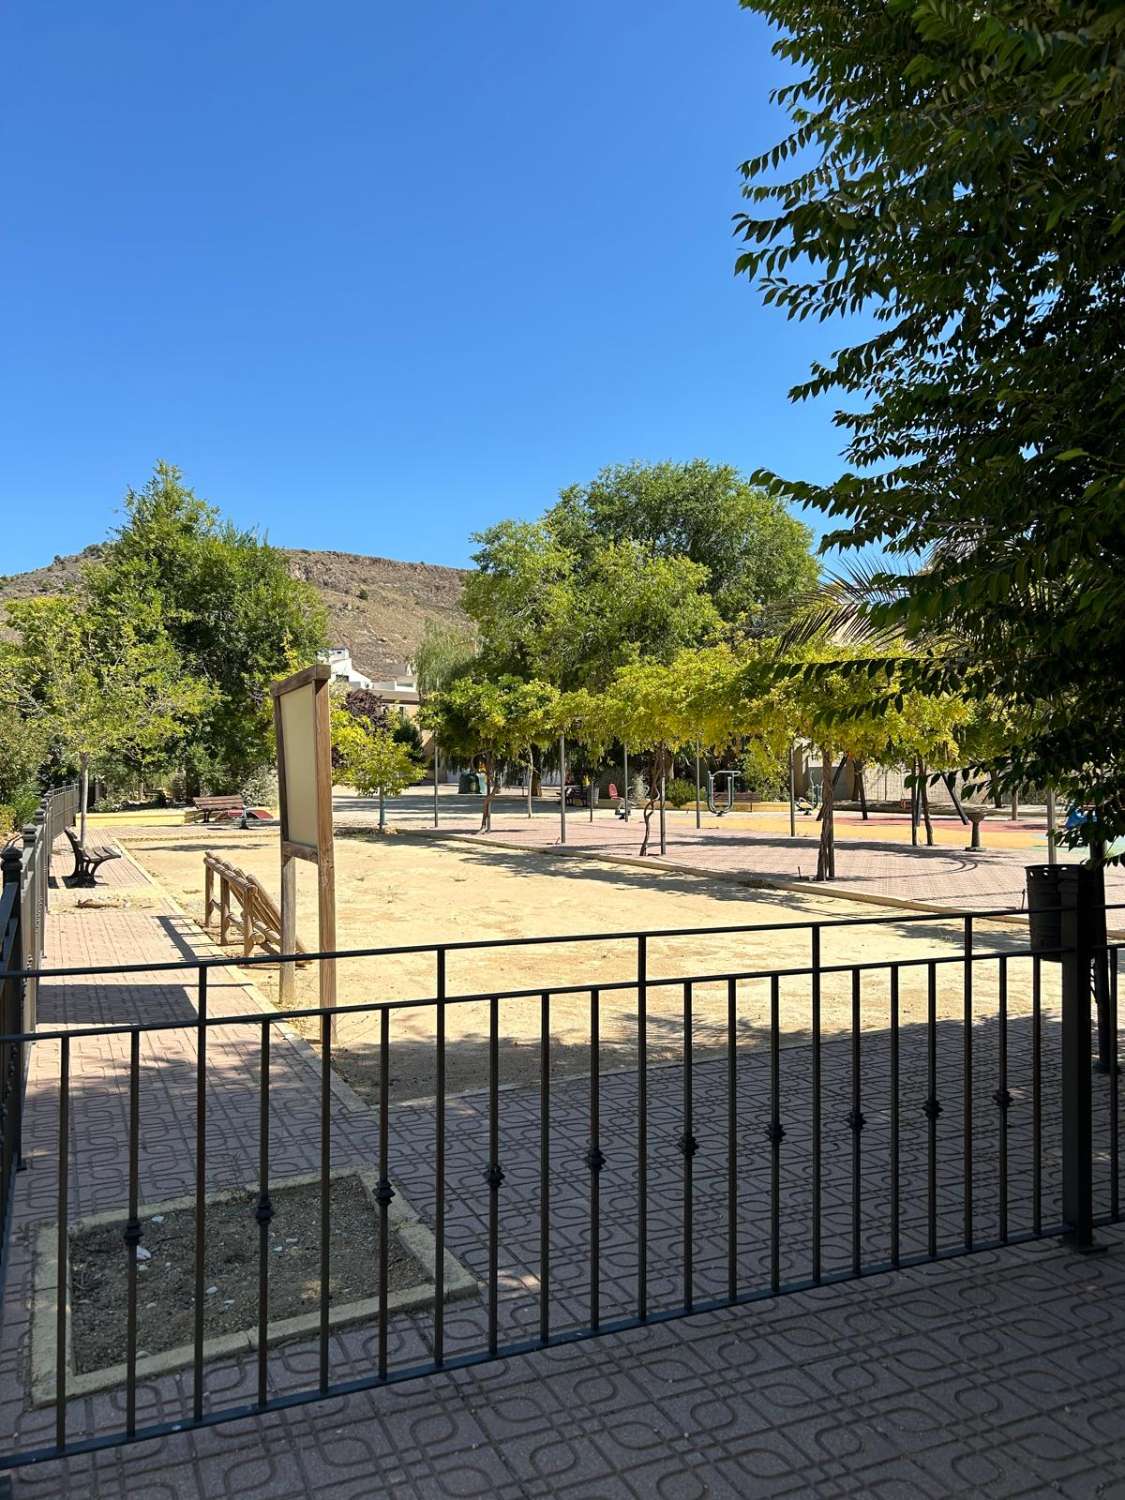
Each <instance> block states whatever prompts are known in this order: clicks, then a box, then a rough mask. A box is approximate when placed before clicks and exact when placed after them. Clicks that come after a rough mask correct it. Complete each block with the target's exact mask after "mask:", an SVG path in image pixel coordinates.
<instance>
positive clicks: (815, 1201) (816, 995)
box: [790, 757, 821, 1282]
mask: <svg viewBox="0 0 1125 1500" xmlns="http://www.w3.org/2000/svg"><path fill="white" fill-rule="evenodd" d="M790 761H792V757H790ZM790 769H792V766H790ZM810 937H811V945H812V955H811V963H812V1279H813V1281H814V1282H819V1281H820V1277H821V1249H820V1197H821V1192H820V1082H821V1073H820V926H819V924H817V923H814V924H813V927H812V932H811V935H810Z"/></svg>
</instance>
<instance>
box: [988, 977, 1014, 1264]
mask: <svg viewBox="0 0 1125 1500" xmlns="http://www.w3.org/2000/svg"><path fill="white" fill-rule="evenodd" d="M996 983H997V987H998V989H999V997H998V1001H999V1015H998V1017H997V1026H998V1028H999V1030H998V1035H997V1061H998V1064H999V1068H998V1071H999V1077H998V1079H997V1083H996V1092H995V1093H994V1094H993V1096H992V1097H993V1099H994V1100H995V1101H996V1107H997V1109H998V1110H999V1111H1000V1124H999V1137H1000V1139H999V1143H998V1145H999V1153H1000V1181H999V1183H998V1187H999V1193H1000V1220H999V1229H1000V1240H1001V1242H1002V1243H1003V1244H1005V1245H1006V1244H1007V1243H1008V1109H1009V1107H1010V1106H1011V1103H1012V1096H1011V1094H1010V1093H1009V1092H1008V960H1007V958H1006V957H1005V956H1004V955H1001V957H1000V959H999V968H998V970H997V974H996Z"/></svg>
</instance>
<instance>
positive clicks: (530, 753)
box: [527, 745, 535, 818]
mask: <svg viewBox="0 0 1125 1500" xmlns="http://www.w3.org/2000/svg"><path fill="white" fill-rule="evenodd" d="M534 785H535V751H534V750H533V749H532V748H531V746H530V745H529V746H528V748H527V815H528V817H529V818H530V817H532V816H533V814H532V811H531V793H532V788H533V787H534Z"/></svg>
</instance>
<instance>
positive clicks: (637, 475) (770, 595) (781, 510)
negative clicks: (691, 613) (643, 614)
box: [547, 458, 819, 627]
mask: <svg viewBox="0 0 1125 1500" xmlns="http://www.w3.org/2000/svg"><path fill="white" fill-rule="evenodd" d="M547 523H548V525H549V527H550V529H551V531H552V534H553V535H554V536H556V537H557V538H558V539H559V540H560V541H561V542H562V543H563V544H564V545H565V546H566V547H568V548H569V549H571V550H572V551H574V552H576V553H578V554H579V555H580V556H582V557H587V558H588V557H593V556H596V555H597V554H598V553H599V552H601V551H602V550H603V549H604V548H605V547H606V546H607V544H612V543H615V542H620V541H630V542H634V543H637V544H639V546H641V547H642V548H644V549H645V550H646V551H647V552H649V553H650V554H652V555H653V556H656V557H665V558H675V557H686V558H689V559H690V560H691V561H692V562H695V563H699V564H701V565H702V566H703V567H705V568H706V569H707V585H706V586H707V591H708V593H709V594H710V595H711V598H712V599H713V601H714V603H715V606H716V608H717V609H718V611H719V613H720V614H721V615H722V617H723V619H724V620H726V621H729V622H731V623H735V622H737V623H740V624H745V625H748V626H751V627H759V626H760V625H761V623H762V620H763V617H768V616H770V615H771V614H773V613H775V612H776V611H777V610H779V609H780V610H787V609H789V608H790V607H791V604H792V600H793V598H794V596H798V595H800V594H802V593H805V592H807V591H808V590H809V589H811V588H813V587H814V586H815V584H816V582H817V578H818V573H819V570H818V567H817V563H816V560H815V559H814V557H813V556H812V552H811V550H810V543H811V540H812V533H811V532H810V531H809V528H808V527H807V526H804V525H802V524H801V522H800V521H798V520H796V519H795V517H793V516H792V515H790V514H789V511H788V510H787V509H786V507H785V506H784V505H783V504H782V503H781V501H780V500H778V499H777V498H776V496H774V495H770V494H768V493H767V492H766V491H765V490H764V489H762V488H761V487H760V486H755V485H752V484H751V483H750V482H749V481H748V480H747V479H746V478H745V477H744V476H743V475H741V474H740V473H739V472H738V470H737V469H734V468H731V467H730V466H729V465H728V464H713V463H709V462H708V461H707V460H706V459H702V458H698V459H693V460H692V461H691V462H690V463H657V464H641V463H635V464H619V465H615V466H613V467H611V468H607V469H603V470H602V471H601V473H600V474H598V475H596V476H595V478H594V479H592V480H591V481H590V483H589V484H582V485H572V486H570V488H568V489H565V490H563V491H562V493H561V495H560V497H559V501H558V503H557V504H556V505H555V506H553V507H552V509H551V510H549V511H548V512H547Z"/></svg>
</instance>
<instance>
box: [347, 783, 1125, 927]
mask: <svg viewBox="0 0 1125 1500" xmlns="http://www.w3.org/2000/svg"><path fill="white" fill-rule="evenodd" d="M376 816H377V813H376V808H375V804H373V803H371V802H364V801H363V799H361V798H356V797H346V796H340V795H338V796H337V798H336V821H337V823H338V825H339V826H341V827H344V828H346V827H348V826H356V827H360V826H366V827H370V826H372V825H373V823H374V821H375V819H376ZM432 816H433V814H432V804H429V803H428V801H427V798H426V797H425V796H424V795H422V794H421V789H418V790H416V791H414V792H413V793H407V794H406V795H405V796H403V797H401V798H396V799H394V800H393V801H392V803H391V805H390V813H389V817H390V821H391V822H392V824H393V825H395V826H397V827H400V828H403V829H412V830H416V831H418V832H433V830H432ZM440 820H441V821H440V828H439V829H438V830H437V831H436V832H437V834H438V835H439V836H440V833H441V832H442V831H443V830H444V832H445V833H446V834H455V835H467V834H475V833H476V830H477V828H478V827H479V824H480V799H479V798H478V799H476V801H475V802H474V801H473V799H471V798H466V797H451V796H444V797H443V798H442V801H441V807H440ZM708 825H710V826H708ZM802 826H803V827H807V826H809V825H808V824H807V823H806V822H803V823H802ZM871 827H872V829H873V830H876V829H877V827H878V821H877V820H876V822H875V823H873V824H872V825H871ZM642 835H643V825H642V822H641V819H640V817H639V816H634V817H633V818H632V819H631V820H630V821H629V822H628V823H625V822H624V821H622V820H621V819H619V818H616V817H614V816H613V813H612V811H611V810H608V809H602V810H599V811H598V812H597V814H596V816H595V818H594V820H593V821H590V819H589V816H588V814H587V812H586V811H585V810H584V809H582V808H575V809H574V810H573V811H571V812H570V813H568V816H567V840H566V850H567V852H569V853H570V854H577V855H583V854H586V855H591V854H594V855H609V856H612V857H615V858H616V857H622V858H635V857H636V856H637V852H638V850H639V848H640V844H641V838H642ZM965 838H966V841H967V838H968V835H967V833H966V834H965ZM479 843H480V844H481V845H484V846H486V847H487V846H488V845H492V846H493V847H496V846H503V845H513V846H516V847H518V848H521V849H522V848H529V849H542V850H548V851H551V852H554V853H559V852H560V851H561V849H562V845H561V844H560V842H559V818H558V810H557V802H556V804H555V810H554V811H553V812H552V811H551V810H550V809H549V806H548V805H547V804H541V805H539V807H538V808H537V812H536V816H535V817H534V818H530V819H529V818H527V817H526V816H525V814H524V809H523V803H522V801H521V800H520V799H518V798H517V797H515V796H514V795H512V796H506V797H502V798H499V799H497V801H496V803H495V804H494V811H493V816H492V831H491V833H489V834H481V835H479ZM986 843H987V834H986ZM651 847H652V848H653V849H655V848H657V847H658V829H657V819H656V818H655V817H654V818H653V825H652V845H651ZM667 851H668V852H667V854H666V855H665V856H664V858H663V859H654V860H653V861H652V865H653V868H656V869H659V868H660V867H661V866H663V867H665V868H669V867H675V868H682V869H689V870H698V871H700V872H701V873H706V872H716V873H720V874H724V875H737V876H741V877H743V878H749V879H757V880H764V881H780V882H792V881H797V880H808V879H809V877H810V876H811V875H813V874H814V873H815V871H816V842H815V840H814V839H812V838H795V839H791V838H789V837H788V836H787V835H783V834H778V833H776V832H763V831H758V830H756V829H755V827H754V825H753V823H752V822H751V823H747V822H746V821H744V820H743V821H739V822H737V823H735V822H730V823H723V824H718V823H716V822H715V820H714V819H705V821H704V826H703V828H702V829H700V830H697V829H696V827H695V823H694V818H693V817H692V816H691V815H689V814H687V813H674V814H670V815H669V817H668V839H667ZM1060 857H1061V858H1063V859H1067V858H1070V857H1071V856H1070V853H1069V851H1062V853H1061V856H1060ZM1046 858H1047V854H1046V844H1045V840H1044V843H1043V847H1042V849H1040V850H1038V852H1037V850H1036V849H1034V848H1024V849H1000V848H984V849H977V850H970V849H967V848H961V847H959V846H958V847H950V846H949V845H939V846H937V847H935V848H932V849H927V848H925V847H924V846H922V847H919V848H913V847H911V846H910V845H909V844H904V843H901V842H899V843H896V842H891V841H886V842H879V840H878V835H877V832H874V833H873V834H872V836H871V837H870V838H865V839H864V840H863V841H860V840H858V839H854V838H838V839H837V843H836V872H837V874H836V879H835V880H834V881H833V882H832V884H831V890H833V891H834V892H836V893H838V894H841V895H845V894H846V895H860V896H882V897H892V898H894V899H896V900H900V901H917V902H925V903H927V904H940V905H952V906H956V907H960V908H965V907H971V906H1015V907H1019V906H1022V905H1023V902H1024V900H1025V876H1024V870H1025V867H1026V866H1027V865H1029V864H1034V863H1036V861H1043V862H1045V861H1046ZM818 889H824V888H823V887H820V888H818ZM1106 891H1107V899H1108V900H1109V901H1111V902H1112V901H1123V900H1125V871H1115V870H1110V871H1109V872H1108V874H1107V884H1106Z"/></svg>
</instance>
